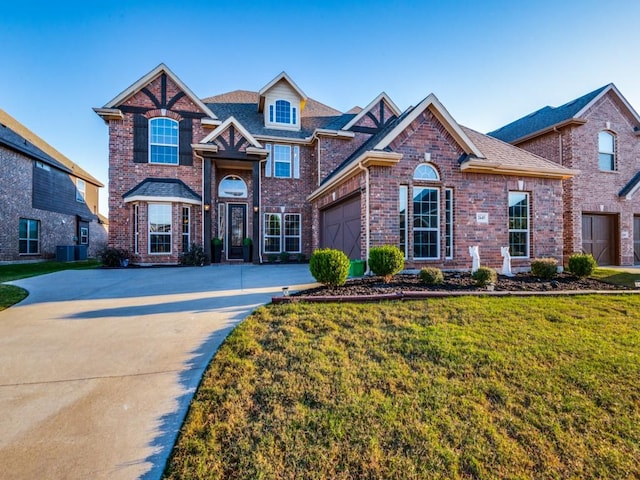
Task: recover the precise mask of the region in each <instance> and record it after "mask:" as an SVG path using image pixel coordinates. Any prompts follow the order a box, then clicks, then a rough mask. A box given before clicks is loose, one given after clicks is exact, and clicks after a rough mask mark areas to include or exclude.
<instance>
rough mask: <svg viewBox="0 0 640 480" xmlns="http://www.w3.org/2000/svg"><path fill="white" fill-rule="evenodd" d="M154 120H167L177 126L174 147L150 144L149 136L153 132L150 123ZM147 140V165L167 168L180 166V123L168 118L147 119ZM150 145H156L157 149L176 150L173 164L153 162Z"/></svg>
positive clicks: (166, 144) (164, 144) (165, 144)
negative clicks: (169, 148)
mask: <svg viewBox="0 0 640 480" xmlns="http://www.w3.org/2000/svg"><path fill="white" fill-rule="evenodd" d="M154 120H169V121H170V122H173V123H175V124H176V125H177V127H178V128H177V132H178V134H177V142H176V144H175V145H172V144H169V143H152V142H151V136H152V130H153V126H152V123H153V121H154ZM148 131H149V138H148V139H147V140H148V145H147V149H148V151H149V163H150V164H152V165H169V166H176V165H180V122H178V121H177V120H174V119H173V118H169V117H153V118H150V119H149V129H148ZM152 145H156V146H159V147H172V148H174V147H175V149H176V161H175V163H166V162H153V161H152V159H153V156H152V155H151V146H152Z"/></svg>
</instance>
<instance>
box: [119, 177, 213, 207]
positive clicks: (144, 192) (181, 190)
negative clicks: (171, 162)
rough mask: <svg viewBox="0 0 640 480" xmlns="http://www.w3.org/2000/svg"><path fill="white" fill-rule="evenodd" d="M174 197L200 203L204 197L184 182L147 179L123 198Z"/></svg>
mask: <svg viewBox="0 0 640 480" xmlns="http://www.w3.org/2000/svg"><path fill="white" fill-rule="evenodd" d="M137 196H143V197H168V198H170V197H173V198H184V199H185V200H193V201H196V202H200V201H201V200H202V197H201V196H200V195H198V194H197V193H196V192H194V191H193V190H191V189H190V188H189V187H188V186H187V185H186V184H185V183H184V182H183V181H182V180H178V179H175V178H145V179H144V180H143V181H142V182H141V183H139V184H138V185H136V186H135V187H133V188H132V189H131V190H129V191H128V192H127V193H125V194H124V195H122V198H125V199H126V198H129V197H137Z"/></svg>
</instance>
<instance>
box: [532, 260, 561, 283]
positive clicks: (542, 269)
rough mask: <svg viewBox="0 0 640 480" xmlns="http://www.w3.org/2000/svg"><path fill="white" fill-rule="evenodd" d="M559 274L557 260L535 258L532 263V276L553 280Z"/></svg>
mask: <svg viewBox="0 0 640 480" xmlns="http://www.w3.org/2000/svg"><path fill="white" fill-rule="evenodd" d="M557 273H558V260H556V259H555V258H534V259H533V260H532V261H531V275H533V276H534V277H538V278H543V279H545V280H551V279H552V278H553V277H555V276H556V275H557Z"/></svg>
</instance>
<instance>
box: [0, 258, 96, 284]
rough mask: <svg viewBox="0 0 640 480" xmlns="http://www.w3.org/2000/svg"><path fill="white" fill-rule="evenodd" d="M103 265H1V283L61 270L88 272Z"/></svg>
mask: <svg viewBox="0 0 640 480" xmlns="http://www.w3.org/2000/svg"><path fill="white" fill-rule="evenodd" d="M100 265H101V263H100V261H99V260H83V261H79V262H36V263H12V264H10V265H0V283H3V282H11V281H13V280H20V279H21V278H28V277H35V276H36V275H44V274H46V273H53V272H59V271H61V270H73V269H79V270H86V269H88V268H96V267H99V266H100Z"/></svg>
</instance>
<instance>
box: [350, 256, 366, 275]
mask: <svg viewBox="0 0 640 480" xmlns="http://www.w3.org/2000/svg"><path fill="white" fill-rule="evenodd" d="M364 266H365V261H364V260H351V262H350V264H349V276H350V277H362V276H364Z"/></svg>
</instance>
